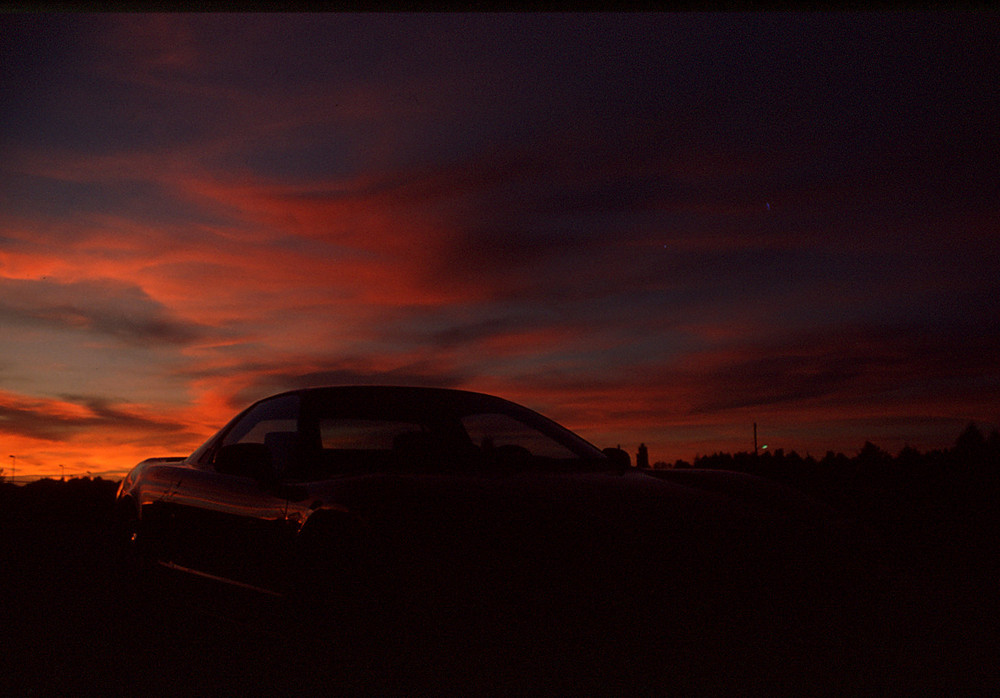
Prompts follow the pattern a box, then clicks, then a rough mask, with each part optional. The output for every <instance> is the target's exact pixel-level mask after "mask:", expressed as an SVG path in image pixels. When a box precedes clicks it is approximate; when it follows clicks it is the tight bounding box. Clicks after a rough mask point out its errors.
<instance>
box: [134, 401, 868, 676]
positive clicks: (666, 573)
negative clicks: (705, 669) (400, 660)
mask: <svg viewBox="0 0 1000 698" xmlns="http://www.w3.org/2000/svg"><path fill="white" fill-rule="evenodd" d="M116 511H117V515H118V517H117V518H118V524H119V525H118V527H117V536H118V539H119V542H120V543H121V544H122V546H123V548H124V549H125V552H126V553H127V556H128V559H129V560H130V561H131V563H133V564H135V565H137V566H139V567H143V568H150V567H151V568H157V569H159V570H169V572H168V574H173V573H177V574H182V575H190V576H194V577H199V578H201V579H205V580H210V581H211V582H212V583H213V585H215V584H214V583H219V584H218V585H215V586H219V585H222V586H220V587H219V588H225V587H226V586H228V588H231V589H232V588H234V587H238V588H241V589H244V590H248V591H249V592H252V593H255V594H259V595H261V596H264V597H270V598H274V599H283V600H285V601H287V602H289V603H290V604H292V605H294V606H295V607H296V608H299V609H303V608H305V609H307V615H311V616H316V615H317V614H320V613H321V612H322V613H329V614H332V615H330V616H324V617H337V618H343V617H344V616H342V615H340V616H338V615H336V613H338V612H340V611H343V609H345V608H351V607H353V608H355V609H357V608H363V609H364V610H363V611H360V612H359V613H360V616H362V617H363V618H364V622H365V623H370V622H374V621H373V619H374V618H375V613H374V611H373V609H375V608H378V609H381V610H382V617H383V619H384V618H386V617H389V618H390V619H391V622H395V619H397V618H399V617H402V616H403V615H406V614H411V615H412V617H418V616H419V617H420V618H422V619H424V620H422V621H420V623H425V624H426V620H427V619H428V618H434V619H435V622H438V621H441V622H444V621H448V622H451V621H455V622H457V623H459V624H464V625H465V626H470V627H471V626H475V630H473V631H472V634H474V635H477V636H482V635H484V634H488V635H490V636H499V635H503V634H505V633H506V635H504V636H505V637H507V636H509V635H510V634H512V633H513V634H516V633H518V632H520V633H521V637H522V638H523V637H525V636H530V637H537V636H540V635H544V636H546V637H550V639H551V636H553V635H559V636H560V637H562V638H564V639H565V638H566V637H574V638H577V640H579V641H580V642H583V640H581V639H580V638H597V637H600V638H603V639H604V641H607V642H611V643H612V644H614V645H615V646H616V647H618V648H621V647H628V646H632V647H637V646H639V645H646V646H647V647H648V646H652V645H653V644H655V646H657V647H664V646H666V645H664V644H663V643H667V644H668V645H669V646H672V647H675V648H677V647H685V648H689V647H691V646H692V643H694V644H699V646H702V647H705V648H708V647H713V646H715V645H716V644H718V643H727V644H729V645H730V646H731V645H732V644H733V643H734V642H735V643H737V644H739V646H740V648H741V649H740V651H741V652H744V651H748V648H752V649H753V650H754V651H757V652H759V653H760V654H762V655H766V656H767V657H769V658H773V657H774V656H775V654H774V653H775V651H776V650H775V649H774V648H775V647H776V646H781V647H784V648H785V649H786V651H790V652H794V651H797V648H799V647H801V646H803V644H802V643H813V644H814V645H818V644H825V645H829V644H831V642H832V643H833V644H838V646H839V645H844V644H845V643H846V645H849V646H851V647H856V646H857V642H858V632H860V631H859V629H860V628H861V627H862V626H863V625H864V624H865V622H867V621H869V620H870V618H871V616H870V603H869V602H870V599H871V598H872V597H871V586H870V585H869V581H870V576H869V575H868V572H869V570H868V566H867V562H868V560H869V557H868V556H866V555H864V554H862V552H861V551H862V548H863V547H864V546H863V540H862V538H863V535H862V534H859V532H858V530H857V529H856V527H854V526H853V525H852V524H851V523H850V521H849V520H847V519H845V518H844V517H841V516H839V515H837V514H836V512H833V511H832V510H831V509H829V508H827V507H825V506H823V505H820V504H819V503H817V502H815V501H813V500H811V499H809V498H807V497H805V496H804V495H802V494H800V493H798V492H796V491H793V490H791V489H789V488H785V487H782V486H779V485H778V484H776V483H773V482H769V481H766V480H762V479H759V478H756V477H752V476H749V475H744V474H739V473H731V472H723V471H697V470H662V471H661V470H656V471H652V470H640V469H638V468H633V467H630V463H629V459H628V456H627V454H625V453H624V452H622V451H620V450H618V449H607V450H605V451H602V450H600V449H598V448H597V447H595V446H593V445H591V444H590V443H588V442H587V441H585V440H584V439H582V438H581V437H579V436H577V435H576V434H574V433H573V432H571V431H569V430H568V429H566V428H564V427H562V426H560V425H558V424H557V423H555V422H553V421H552V420H550V419H548V418H546V417H543V416H542V415H540V414H538V413H536V412H534V411H532V410H530V409H528V408H525V407H522V406H520V405H517V404H515V403H512V402H510V401H507V400H504V399H501V398H498V397H493V396H489V395H484V394H479V393H473V392H466V391H459V390H450V389H433V388H412V387H388V386H346V387H328V388H309V389H302V390H296V391H291V392H285V393H281V394H279V395H275V396H272V397H269V398H266V399H264V400H261V401H259V402H257V403H255V404H253V405H251V406H250V407H248V408H247V409H246V410H244V411H243V412H241V413H240V414H239V415H237V416H236V417H235V418H234V419H233V420H232V421H231V422H229V424H227V425H226V426H225V427H223V428H222V429H221V430H220V431H219V432H218V433H216V434H215V435H214V436H212V437H211V438H210V439H208V441H206V442H205V443H204V445H202V446H201V447H200V448H198V449H197V450H195V451H194V453H192V454H191V455H190V456H188V457H186V458H177V457H172V458H151V459H149V460H145V461H143V462H142V463H139V464H138V465H137V466H135V468H133V469H132V470H131V471H130V472H129V473H128V474H127V475H126V477H125V478H124V480H123V481H122V483H121V485H120V487H119V490H118V493H117V509H116ZM859 602H860V603H859ZM359 604H360V605H359ZM334 609H338V610H336V611H335V610H334ZM358 617H359V616H358V615H355V616H354V618H355V621H354V622H357V619H358ZM408 637H413V635H412V633H411V634H409V635H408ZM608 638H617V639H616V640H613V641H612V640H609V639H608ZM584 644H586V643H584ZM545 646H546V647H549V646H551V645H550V644H546V645H545ZM573 646H574V647H577V646H579V644H575V645H573ZM810 646H813V645H810ZM762 647H767V648H768V649H767V650H763V649H760V648H762ZM811 651H815V650H811Z"/></svg>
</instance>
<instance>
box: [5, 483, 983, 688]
mask: <svg viewBox="0 0 1000 698" xmlns="http://www.w3.org/2000/svg"><path fill="white" fill-rule="evenodd" d="M113 491H114V485H113V483H108V482H102V481H100V480H97V481H86V480H84V481H70V482H68V483H54V482H53V483H42V484H41V485H36V486H35V487H33V488H17V489H16V490H15V489H12V488H10V487H6V488H3V491H2V499H0V695H4V696H50V695H52V696H55V695H73V694H76V695H80V694H85V695H102V696H149V695H178V694H197V695H241V696H244V695H247V696H253V695H266V696H272V695H274V696H278V695H293V694H294V695H299V694H303V693H313V692H322V693H323V694H325V695H370V694H377V695H385V694H406V695H413V694H428V693H429V694H442V693H443V694H454V695H458V694H463V695H467V694H476V695H482V694H492V695H511V694H514V695H523V694H533V695H534V694H557V695H564V694H589V695H593V694H612V693H625V692H627V693H631V694H648V695H664V694H678V695H719V694H723V695H748V694H749V695H774V694H783V695H802V694H809V695H816V694H824V695H850V694H855V695H913V694H924V695H940V694H970V693H971V694H982V693H989V692H992V690H994V689H996V688H997V687H1000V682H998V675H997V672H996V669H995V668H994V667H995V665H996V662H995V659H996V656H997V649H998V645H997V643H996V639H995V637H994V634H993V631H994V630H995V625H996V620H997V618H998V612H1000V608H998V603H997V601H998V592H997V583H996V578H995V576H994V575H993V570H992V569H991V566H990V565H989V564H988V563H986V561H985V560H986V558H984V559H983V560H982V563H983V564H979V563H978V562H977V559H976V558H975V556H968V555H966V556H963V557H962V558H961V559H950V558H948V557H947V556H945V555H936V554H929V553H927V552H926V551H921V548H920V546H919V545H917V544H915V545H912V546H911V547H910V548H908V550H907V552H906V554H896V555H894V556H893V559H892V560H889V561H888V562H889V563H890V564H888V566H887V568H886V578H885V587H884V596H883V597H882V599H881V600H880V601H879V604H878V608H877V609H876V608H873V609H872V611H873V613H876V614H877V617H876V618H875V622H874V623H873V625H874V626H877V627H875V628H874V630H875V631H876V632H875V634H867V635H865V636H864V637H858V638H855V637H849V638H844V641H843V642H841V643H839V644H838V640H837V638H831V642H830V643H826V644H824V645H823V647H822V648H819V647H812V646H809V645H808V644H799V645H796V644H794V643H793V642H786V643H782V641H781V639H780V638H775V637H773V636H772V637H769V638H767V639H766V641H765V639H764V638H763V636H758V635H756V634H754V633H752V632H751V633H746V634H742V635H738V636H734V637H732V638H730V640H731V641H729V642H727V643H725V644H719V643H718V642H715V641H706V642H704V643H698V642H696V641H692V640H691V638H692V637H695V638H697V637H698V633H697V632H696V633H694V634H693V635H692V634H691V633H690V632H688V633H683V632H681V631H680V629H679V628H678V629H677V632H674V629H672V628H664V627H650V626H649V625H648V624H646V623H644V622H642V621H641V620H640V617H641V616H642V615H643V614H642V609H643V608H646V607H647V605H648V607H653V606H655V605H656V604H657V603H658V600H657V599H655V598H646V597H645V596H644V594H643V591H642V590H641V589H631V590H629V594H628V595H626V598H627V599H628V601H625V602H622V604H621V605H620V606H618V607H614V608H612V611H611V616H613V617H608V618H605V619H604V620H603V621H595V620H594V619H593V618H591V617H589V616H588V617H582V616H574V614H573V613H572V611H571V610H570V611H566V612H561V613H558V614H557V613H552V614H548V613H545V612H540V611H539V609H538V608H527V607H505V608H497V607H494V606H493V605H491V604H489V603H483V604H480V605H475V604H472V605H468V604H467V605H464V606H462V607H461V608H459V609H456V608H454V607H449V606H448V603H447V600H442V599H438V600H437V602H436V605H435V606H434V607H433V608H428V609H427V610H426V612H421V611H419V610H417V611H414V612H412V613H409V614H405V617H404V615H395V614H394V613H389V614H383V615H382V616H381V617H379V618H378V620H377V622H376V621H372V622H364V618H359V617H357V616H352V617H342V616H337V615H336V614H318V615H314V616H309V617H305V616H301V615H291V614H289V613H287V612H286V610H285V609H284V608H283V607H282V606H280V605H277V604H274V603H270V602H269V601H267V600H266V599H262V598H258V597H256V596H254V595H252V594H249V593H246V594H244V593H242V592H239V593H237V591H236V590H232V589H230V588H228V587H227V588H226V592H225V593H223V594H219V593H218V591H219V589H217V588H215V585H214V584H213V583H210V582H203V581H200V580H196V579H191V578H187V577H182V576H179V575H176V574H174V573H170V572H167V571H164V573H163V574H158V575H155V576H154V578H153V579H152V581H151V583H150V586H145V587H140V588H138V590H137V588H136V587H135V586H133V585H132V583H131V582H129V581H128V580H124V581H123V580H122V578H121V577H120V575H118V574H116V572H115V565H114V560H113V556H112V554H111V548H110V546H109V539H108V537H107V535H106V530H107V525H108V522H109V519H108V517H109V514H110V504H111V499H112V496H113ZM627 583H628V581H627V580H623V585H627ZM422 613H423V615H422ZM630 614H632V615H630ZM367 617H368V616H365V618H367ZM747 627H751V628H752V627H753V623H752V621H751V622H750V624H749V626H747ZM836 632H837V629H836V627H835V626H831V628H830V633H831V634H835V633H836ZM681 637H683V638H685V639H683V640H680V639H678V638H681ZM796 642H797V641H796Z"/></svg>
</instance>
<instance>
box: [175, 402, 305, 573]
mask: <svg viewBox="0 0 1000 698" xmlns="http://www.w3.org/2000/svg"><path fill="white" fill-rule="evenodd" d="M298 412H299V400H298V396H297V395H294V394H292V395H284V396H279V397H277V398H273V399H270V400H265V401H263V402H261V403H258V404H257V405H255V406H254V407H252V408H251V409H249V410H248V411H247V412H246V413H245V414H244V415H243V416H242V417H241V418H240V419H238V420H236V421H235V422H234V423H233V425H232V426H231V427H230V428H229V430H228V431H227V432H226V433H225V434H224V435H222V438H221V439H220V440H219V442H218V444H217V446H216V447H215V448H214V449H213V452H211V453H209V454H207V456H206V458H205V459H204V461H205V462H203V463H197V464H193V465H194V466H195V467H191V468H187V469H186V471H185V473H184V475H183V477H182V478H181V481H180V482H179V483H178V484H177V485H176V486H175V487H174V489H173V490H172V491H171V492H170V494H169V495H168V496H167V503H168V505H169V507H170V510H171V512H172V516H173V522H172V527H173V535H174V539H175V547H174V550H175V563H176V564H178V565H180V566H182V567H186V568H188V569H192V570H196V571H198V572H203V573H206V574H210V575H213V576H217V577H222V578H224V579H227V580H232V581H237V582H240V583H245V584H251V585H254V586H257V585H264V586H265V587H266V588H270V587H273V586H274V582H275V578H276V575H278V574H280V569H279V568H280V567H281V564H282V555H283V554H284V553H285V552H286V551H287V549H288V543H289V541H290V538H291V536H292V535H293V534H294V530H295V522H294V521H289V520H288V518H287V508H288V507H287V499H286V497H285V489H284V488H282V487H280V486H277V483H278V482H279V477H280V472H279V469H280V468H282V467H284V466H285V465H286V463H285V461H286V460H287V457H286V456H283V455H282V454H280V453H277V452H275V453H274V454H273V457H272V454H271V452H270V450H269V451H267V453H268V458H267V467H269V468H271V469H272V473H271V474H270V476H268V474H267V473H262V472H259V471H255V470H254V469H253V468H249V467H246V468H241V467H239V466H240V465H243V464H237V467H235V468H223V467H222V466H221V459H219V457H218V456H219V454H220V453H223V451H224V449H227V448H229V449H230V453H231V452H232V451H233V450H234V449H232V448H231V447H234V446H236V447H237V449H238V448H243V447H249V448H247V450H246V452H247V453H250V454H252V453H255V452H256V453H264V449H267V448H268V447H271V448H272V449H273V448H274V447H273V445H274V444H281V443H286V442H288V441H289V440H290V439H288V438H282V437H288V436H290V435H294V434H296V433H297V429H298V421H299V415H298ZM255 449H256V450H255ZM217 466H218V467H217Z"/></svg>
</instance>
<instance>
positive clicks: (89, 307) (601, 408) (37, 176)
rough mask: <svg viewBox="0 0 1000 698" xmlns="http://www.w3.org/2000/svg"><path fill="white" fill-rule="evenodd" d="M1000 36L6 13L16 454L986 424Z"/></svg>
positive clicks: (864, 28)
mask: <svg viewBox="0 0 1000 698" xmlns="http://www.w3.org/2000/svg"><path fill="white" fill-rule="evenodd" d="M998 20H1000V15H997V14H983V13H979V14H885V15H882V14H829V13H823V14H774V15H771V14H764V15H729V14H710V15H698V14H686V15H654V16H646V15H622V16H615V15H589V14H585V15H530V16H522V15H472V16H467V15H437V14H436V15H396V14H389V15H364V16H352V15H339V14H332V15H272V14H268V15H244V16H241V15H209V14H205V15H201V14H199V15H142V14H130V15H94V16H90V15H70V16H65V17H60V16H51V15H3V16H0V76H2V77H0V449H3V450H2V451H0V455H2V457H3V462H2V463H0V467H4V468H6V471H7V473H6V474H7V475H8V476H9V475H10V474H11V468H12V467H13V468H16V473H17V476H18V480H22V479H28V478H32V477H40V476H46V475H49V476H57V477H58V476H59V475H60V474H61V473H62V472H63V471H65V474H66V476H67V477H68V476H71V475H83V474H86V473H90V474H92V475H101V476H103V477H117V476H119V475H120V474H121V473H122V472H123V471H125V470H126V469H127V468H129V467H130V466H131V465H134V464H135V463H136V462H138V461H139V460H142V459H143V458H146V457H149V456H157V455H184V454H186V453H189V452H190V451H191V450H193V448H194V447H195V446H197V445H198V444H199V443H200V442H201V441H203V440H204V439H205V438H206V437H207V436H208V435H210V434H211V433H212V432H214V431H215V430H216V429H217V428H218V427H220V426H221V425H222V424H223V423H224V422H225V421H227V420H228V419H229V418H230V417H231V416H232V415H233V414H234V413H235V412H236V411H237V410H239V409H241V408H242V407H244V406H245V405H247V404H249V403H250V402H251V401H253V400H255V399H258V398H260V397H264V396H266V395H269V394H272V393H275V392H279V391H281V390H286V389H291V388H296V387H302V386H308V385H325V384H347V383H388V384H404V385H430V386H444V387H456V388H467V389H472V390H480V391H484V392H489V393H494V394H498V395H501V396H504V397H507V398H510V399H512V400H514V401H516V402H520V403H522V404H525V405H527V406H529V407H532V408H534V409H537V410H539V411H541V412H543V413H545V414H547V415H549V416H551V417H553V418H554V419H556V420H557V421H559V422H561V423H563V424H565V425H566V426H568V427H570V428H572V429H574V430H575V431H577V432H579V433H580V434H581V435H582V436H584V437H585V438H587V439H588V440H590V441H592V442H594V443H596V444H597V445H599V446H601V447H604V446H611V445H618V444H621V445H622V446H623V447H625V448H626V449H628V450H629V451H630V452H632V453H633V454H634V453H635V450H636V448H637V447H638V446H639V444H640V442H644V443H646V444H647V445H648V447H649V453H650V458H651V460H653V461H658V460H662V461H668V462H672V461H674V460H676V459H679V458H684V459H688V460H690V459H692V458H693V457H694V456H696V455H698V454H707V453H712V452H716V451H741V450H751V449H752V448H753V440H752V439H753V432H752V428H753V423H754V422H756V423H758V428H759V431H760V442H761V443H767V444H769V445H770V446H771V448H784V449H785V450H786V451H787V450H792V449H794V450H797V451H799V452H800V453H802V454H803V455H804V454H805V453H807V452H808V453H810V454H812V455H814V456H817V457H821V456H822V455H823V454H824V453H825V452H826V451H827V450H836V451H843V452H845V453H847V454H852V453H856V452H857V451H858V450H859V449H860V448H861V446H862V445H863V443H864V442H865V440H871V441H873V442H875V443H876V444H878V445H880V446H881V447H883V448H885V449H886V450H889V451H891V452H896V451H898V450H899V449H900V448H902V447H903V446H904V445H906V444H909V445H911V446H914V447H916V448H918V449H921V450H926V449H930V448H938V447H947V446H949V445H950V444H951V443H952V442H953V441H954V439H955V437H956V436H957V435H958V434H959V433H960V432H961V430H962V428H963V427H964V426H965V425H966V424H968V422H969V421H975V422H977V423H978V424H979V425H980V426H981V427H982V428H984V429H991V428H994V427H995V426H996V425H997V421H998V419H1000V229H998V222H1000V215H998V214H1000V81H998V79H997V76H998V75H1000V49H998V47H1000V21H998ZM10 456H16V458H11V457H10ZM60 466H63V467H62V468H60Z"/></svg>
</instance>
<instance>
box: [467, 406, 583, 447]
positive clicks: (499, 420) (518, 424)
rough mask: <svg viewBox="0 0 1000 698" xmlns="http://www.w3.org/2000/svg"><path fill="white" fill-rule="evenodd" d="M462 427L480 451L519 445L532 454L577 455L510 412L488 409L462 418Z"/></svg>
mask: <svg viewBox="0 0 1000 698" xmlns="http://www.w3.org/2000/svg"><path fill="white" fill-rule="evenodd" d="M462 426H463V427H464V428H465V431H466V432H467V433H468V435H469V438H470V439H471V440H472V443H474V444H476V445H477V446H479V447H480V448H482V449H483V450H489V449H491V448H499V447H500V446H520V447H522V448H525V449H527V450H528V452H529V453H531V455H533V456H541V457H543V458H577V457H578V456H577V455H576V454H575V453H574V452H573V451H571V450H570V449H569V448H567V447H566V446H564V445H562V444H561V443H559V442H558V441H556V440H555V439H553V438H551V437H550V436H548V435H547V434H544V433H542V432H540V431H538V430H537V429H535V428H534V427H531V426H529V425H527V424H525V423H524V422H522V421H520V420H519V419H515V418H514V417H511V416H510V415H506V414H501V413H495V412H489V413H481V414H470V415H466V416H464V417H462Z"/></svg>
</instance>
